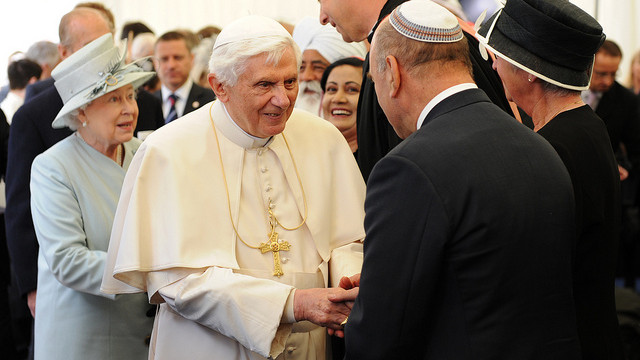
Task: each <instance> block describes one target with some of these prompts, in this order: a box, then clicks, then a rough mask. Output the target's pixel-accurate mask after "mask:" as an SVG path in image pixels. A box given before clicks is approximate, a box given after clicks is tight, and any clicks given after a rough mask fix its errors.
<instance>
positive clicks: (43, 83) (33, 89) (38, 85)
mask: <svg viewBox="0 0 640 360" xmlns="http://www.w3.org/2000/svg"><path fill="white" fill-rule="evenodd" d="M54 82H55V80H54V79H53V78H52V77H50V78H47V79H44V80H40V81H36V82H34V83H33V84H29V85H27V91H26V93H25V95H24V102H25V103H26V102H29V101H31V99H33V98H34V97H36V96H37V95H38V94H40V93H42V92H43V91H45V90H47V89H48V88H50V87H51V86H53V83H54Z"/></svg>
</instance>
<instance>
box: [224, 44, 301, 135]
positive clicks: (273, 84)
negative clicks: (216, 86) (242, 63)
mask: <svg viewBox="0 0 640 360" xmlns="http://www.w3.org/2000/svg"><path fill="white" fill-rule="evenodd" d="M266 60H267V55H266V54H260V55H257V56H254V57H252V58H250V59H249V60H248V61H247V66H246V68H245V71H244V72H243V73H242V74H241V75H240V76H239V77H238V82H237V83H236V84H235V85H234V86H228V85H223V86H224V92H225V94H224V95H222V96H219V99H220V100H221V101H222V102H224V104H225V106H226V107H227V110H228V111H229V114H230V115H231V117H232V118H233V120H234V121H236V123H237V124H238V126H240V127H241V128H242V129H243V130H244V131H246V132H247V133H249V134H251V135H253V136H256V137H259V138H267V137H270V136H273V135H276V134H279V133H281V132H282V131H283V130H284V127H285V124H286V122H287V120H288V119H289V116H291V112H292V111H293V106H294V104H295V101H296V96H297V95H298V64H297V62H296V56H295V53H294V52H293V49H291V48H289V49H287V50H286V51H285V52H284V54H282V58H281V59H280V62H278V63H277V64H275V65H274V64H273V63H267V62H266Z"/></svg>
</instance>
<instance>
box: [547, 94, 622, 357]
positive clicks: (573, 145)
mask: <svg viewBox="0 0 640 360" xmlns="http://www.w3.org/2000/svg"><path fill="white" fill-rule="evenodd" d="M538 134H539V135H541V136H542V137H544V138H545V139H547V141H549V143H550V144H551V145H552V146H553V147H554V148H555V149H556V151H557V152H558V154H559V155H560V158H561V159H562V161H563V162H564V164H565V166H566V168H567V170H568V171H569V175H570V176H571V181H572V184H573V191H574V198H575V204H576V205H575V207H576V228H577V234H578V237H577V241H576V247H575V248H576V250H575V253H576V255H575V259H574V276H573V294H574V298H575V304H576V316H577V323H578V335H579V336H580V342H581V347H582V355H583V359H584V360H600V359H607V360H608V359H612V360H613V359H615V360H619V359H622V358H623V357H622V343H621V340H620V334H619V330H618V319H617V317H616V308H615V298H614V273H615V264H616V256H617V244H618V238H619V235H620V210H621V207H620V180H619V174H618V165H617V163H616V160H615V158H614V155H613V151H612V150H611V146H610V144H609V137H608V136H607V131H606V130H605V126H604V124H603V123H602V121H601V120H600V119H599V118H598V117H597V116H596V114H594V113H593V110H591V108H590V107H589V106H586V105H585V106H582V107H580V108H577V109H574V110H571V111H565V112H562V113H560V114H559V115H558V116H557V117H556V118H554V119H553V120H551V121H550V122H549V123H547V124H546V125H545V126H544V127H542V128H541V129H540V130H539V131H538Z"/></svg>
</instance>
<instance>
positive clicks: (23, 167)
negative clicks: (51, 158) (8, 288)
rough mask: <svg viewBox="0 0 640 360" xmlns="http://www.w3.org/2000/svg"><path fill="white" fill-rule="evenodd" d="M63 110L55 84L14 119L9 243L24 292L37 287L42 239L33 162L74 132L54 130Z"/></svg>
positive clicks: (9, 175)
mask: <svg viewBox="0 0 640 360" xmlns="http://www.w3.org/2000/svg"><path fill="white" fill-rule="evenodd" d="M60 109H62V99H60V96H59V95H58V92H57V91H56V89H55V87H54V86H49V88H48V89H47V90H45V91H43V92H42V93H40V94H39V95H37V96H36V97H34V98H33V99H31V101H29V102H28V103H25V104H24V105H22V107H20V109H18V111H17V112H16V113H15V115H14V116H13V121H12V122H11V132H10V134H9V151H8V155H9V157H8V161H7V177H6V182H7V184H6V194H7V209H6V211H5V222H6V226H7V244H8V246H9V255H10V256H11V261H12V264H13V267H14V272H15V274H16V277H17V281H18V288H19V291H20V294H23V295H26V294H27V293H29V292H31V291H33V290H35V289H36V284H37V275H38V263H37V259H38V241H37V239H36V234H35V231H34V229H33V221H32V219H31V204H30V199H31V193H30V191H29V180H30V178H31V163H32V162H33V159H35V157H36V156H38V155H39V154H40V153H42V152H44V151H45V150H47V149H48V148H50V147H51V146H53V145H54V144H55V143H57V142H58V141H60V140H62V139H64V138H65V137H67V136H69V135H70V134H71V130H69V129H68V128H64V129H54V128H52V127H51V123H52V122H53V119H54V118H55V117H56V115H57V114H58V112H59V111H60Z"/></svg>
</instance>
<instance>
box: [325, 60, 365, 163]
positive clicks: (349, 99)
mask: <svg viewBox="0 0 640 360" xmlns="http://www.w3.org/2000/svg"><path fill="white" fill-rule="evenodd" d="M362 64H363V61H362V60H360V59H358V58H346V59H341V60H338V61H336V62H334V63H333V64H331V65H329V67H327V69H326V70H325V72H324V74H323V75H322V80H320V85H321V86H322V90H323V91H324V95H323V97H322V117H323V118H324V119H325V120H328V121H329V122H331V123H332V124H333V125H335V127H337V128H338V130H340V132H341V133H342V135H343V136H344V138H345V139H346V140H347V142H348V143H349V147H350V148H351V151H352V152H353V153H354V154H355V152H356V151H357V150H358V140H357V131H356V130H357V128H356V118H357V114H358V98H359V97H360V86H361V85H362Z"/></svg>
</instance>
